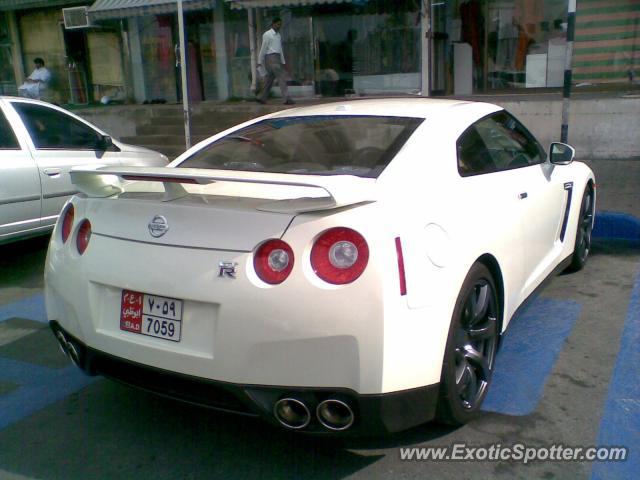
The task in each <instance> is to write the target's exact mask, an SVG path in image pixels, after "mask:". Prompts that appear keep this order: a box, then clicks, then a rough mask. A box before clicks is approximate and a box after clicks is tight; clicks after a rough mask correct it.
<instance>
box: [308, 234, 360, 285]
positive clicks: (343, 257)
mask: <svg viewBox="0 0 640 480" xmlns="http://www.w3.org/2000/svg"><path fill="white" fill-rule="evenodd" d="M368 262H369V246H368V245H367V241H366V240H365V239H364V237H363V236H362V235H360V234H359V233H358V232H356V231H355V230H352V229H350V228H346V227H336V228H331V229H329V230H326V231H325V232H323V233H322V234H321V235H320V236H319V237H318V239H317V240H316V242H315V243H314V245H313V248H312V249H311V266H312V267H313V271H314V272H316V275H318V277H320V278H321V279H322V280H324V281H325V282H327V283H332V284H334V285H344V284H346V283H351V282H353V281H355V280H356V279H357V278H358V277H359V276H360V275H362V272H364V269H365V268H366V267H367V263H368Z"/></svg>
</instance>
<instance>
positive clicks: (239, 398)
mask: <svg viewBox="0 0 640 480" xmlns="http://www.w3.org/2000/svg"><path fill="white" fill-rule="evenodd" d="M573 156H574V151H573V149H572V148H571V147H569V146H567V145H564V144H561V143H553V144H552V145H551V146H550V150H549V155H547V153H545V150H544V149H543V148H542V147H541V146H540V144H539V143H538V142H537V141H536V140H535V139H534V137H533V136H532V135H531V134H530V133H529V132H528V131H527V130H526V129H525V128H524V127H523V126H522V124H520V123H519V122H518V121H517V120H516V119H515V118H514V117H513V116H511V115H510V114H509V113H507V112H506V111H504V110H503V109H502V108H500V107H497V106H495V105H490V104H486V103H473V102H466V101H455V100H432V99H423V98H412V99H400V98H395V99H375V100H355V101H349V102H344V103H332V104H324V105H317V106H309V107H301V108H294V109H291V110H286V111H282V112H278V113H275V114H272V115H269V116H265V117H262V118H258V119H255V120H252V121H250V122H247V123H244V124H242V125H239V126H238V127H234V128H232V129H230V130H227V131H225V132H222V133H220V134H218V135H216V136H214V137H211V138H210V139H208V140H206V141H204V142H201V143H200V144H198V145H196V146H194V147H193V148H191V149H190V150H188V151H187V152H185V153H184V154H183V155H181V156H180V157H179V158H177V159H176V160H175V161H174V162H172V163H171V164H170V165H169V166H168V167H164V168H143V167H138V168H136V167H130V168H126V167H107V168H99V169H94V170H91V169H88V168H84V169H81V170H76V171H74V172H72V177H73V181H74V183H75V185H76V187H77V188H78V189H79V190H80V191H81V192H82V193H80V194H78V195H76V196H75V197H74V198H72V199H71V201H69V202H68V204H67V205H66V207H65V210H64V213H63V215H61V217H60V220H59V221H58V224H57V226H56V228H55V231H54V234H53V236H52V240H51V244H50V247H49V252H48V257H47V263H46V272H45V280H46V308H47V313H48V318H49V321H50V324H51V327H52V329H53V331H54V333H55V335H56V336H57V338H58V340H59V342H60V344H61V346H62V347H63V350H64V351H65V352H66V353H67V354H68V355H69V357H70V358H71V359H72V360H73V361H74V362H75V363H76V364H77V365H78V366H79V367H80V368H82V369H83V370H85V371H86V372H88V373H89V374H100V375H104V376H106V377H110V378H113V379H116V380H119V381H122V382H124V383H127V384H130V385H134V386H137V387H140V388H143V389H147V390H150V391H154V392H157V393H159V394H162V395H167V396H171V397H174V398H178V399H182V400H185V401H187V402H192V403H196V404H202V405H206V406H210V407H214V408H218V409H222V410H228V411H233V412H239V413H243V414H247V415H254V416H260V417H262V418H264V419H266V420H267V421H270V422H272V423H274V424H280V425H283V426H285V427H287V428H290V429H295V430H299V431H306V432H325V433H328V432H334V433H335V432H342V434H345V433H354V434H356V433H357V434H360V433H385V432H393V431H399V430H402V429H406V428H409V427H411V426H414V425H417V424H420V423H423V422H426V421H429V420H431V419H433V418H434V417H435V418H437V419H439V420H440V421H444V422H448V423H451V424H462V423H464V422H467V421H469V420H470V419H472V418H473V417H474V416H476V415H477V414H478V413H479V410H480V407H481V404H482V401H483V399H484V398H485V396H486V392H487V389H488V387H489V385H490V382H491V375H492V371H493V369H494V359H495V356H496V350H497V348H498V341H499V338H500V334H501V333H502V332H504V330H505V329H506V328H507V325H508V324H509V321H510V319H511V318H512V317H513V315H514V313H515V312H516V310H517V309H518V307H520V306H521V305H522V304H523V302H524V301H525V300H526V299H527V297H529V296H530V295H531V294H532V293H533V292H534V290H535V289H536V288H537V287H538V286H540V285H541V283H542V281H543V280H544V279H545V278H547V277H549V276H550V275H552V274H554V273H556V272H558V271H560V270H563V269H565V268H567V267H568V268H570V269H574V270H575V269H579V268H581V267H582V266H583V265H584V263H585V261H586V259H587V255H588V253H589V249H590V241H591V229H592V225H593V218H594V215H593V214H594V207H595V180H594V175H593V173H592V172H591V170H590V169H589V168H588V167H587V166H585V165H584V164H582V163H578V162H574V161H572V160H573Z"/></svg>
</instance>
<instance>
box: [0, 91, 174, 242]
mask: <svg viewBox="0 0 640 480" xmlns="http://www.w3.org/2000/svg"><path fill="white" fill-rule="evenodd" d="M17 105H34V106H36V107H37V108H42V109H46V110H45V111H54V112H58V113H59V114H60V115H63V117H61V118H68V119H70V121H77V122H80V123H81V124H83V125H85V126H86V127H87V129H88V131H93V132H95V135H104V136H107V134H106V133H105V132H104V131H102V130H100V129H99V128H97V127H96V126H94V125H92V124H90V123H89V122H87V121H85V120H83V119H82V118H80V117H78V116H77V115H74V114H73V113H71V112H68V111H66V110H64V109H63V108H60V107H58V106H55V105H51V104H48V103H45V102H41V101H38V100H30V99H25V98H13V97H2V96H0V117H3V118H0V121H3V120H6V121H7V122H8V126H5V125H4V121H3V128H8V129H9V130H10V131H11V132H12V134H13V136H15V138H16V140H17V142H18V145H17V148H2V146H1V145H0V178H1V179H2V182H1V186H0V243H4V242H8V241H13V240H17V239H20V238H23V237H25V236H30V235H34V234H39V233H47V232H49V231H51V229H52V228H53V226H54V224H55V222H56V220H57V218H58V215H59V213H60V210H61V208H62V206H63V205H64V203H65V202H66V201H67V200H68V199H69V198H70V197H71V195H73V194H74V193H75V192H76V191H77V190H76V188H75V187H74V186H73V185H72V183H71V178H70V177H69V171H70V170H71V168H73V167H75V166H89V165H139V166H145V165H146V166H164V165H166V164H167V163H168V159H167V157H166V156H164V155H162V154H160V153H158V152H154V151H152V150H149V149H146V148H143V147H137V146H134V145H127V144H124V143H121V142H119V141H117V140H115V139H113V145H114V146H115V147H116V148H114V149H113V151H104V152H101V151H98V150H95V149H92V150H79V149H70V148H55V149H44V148H37V147H36V143H35V142H34V139H33V138H32V137H31V134H30V133H29V131H28V129H27V127H26V126H25V124H24V122H23V121H22V118H21V117H20V115H19V113H18V112H17V111H16V109H15V107H16V106H17ZM5 134H6V132H5ZM116 150H117V151H116Z"/></svg>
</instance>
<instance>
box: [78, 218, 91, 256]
mask: <svg viewBox="0 0 640 480" xmlns="http://www.w3.org/2000/svg"><path fill="white" fill-rule="evenodd" d="M89 240H91V222H90V221H89V220H86V219H85V220H83V221H82V223H81V224H80V228H79V229H78V236H77V237H76V246H77V247H78V253H79V254H80V255H82V254H83V253H84V252H85V250H86V249H87V247H88V246H89Z"/></svg>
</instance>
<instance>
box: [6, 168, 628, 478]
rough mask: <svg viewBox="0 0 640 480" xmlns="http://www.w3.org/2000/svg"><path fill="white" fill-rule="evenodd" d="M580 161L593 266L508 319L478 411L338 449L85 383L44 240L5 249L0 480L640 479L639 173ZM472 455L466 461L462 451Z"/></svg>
mask: <svg viewBox="0 0 640 480" xmlns="http://www.w3.org/2000/svg"><path fill="white" fill-rule="evenodd" d="M587 163H589V164H590V165H591V166H592V168H593V169H594V171H595V173H596V181H597V194H598V208H597V216H596V233H597V235H598V238H597V239H596V240H595V241H594V245H593V251H592V255H591V257H590V259H589V261H588V263H587V266H586V267H585V269H584V270H582V271H581V272H578V273H575V274H567V275H560V276H558V277H556V278H554V279H553V280H552V281H551V282H549V284H548V285H547V286H546V287H545V288H544V289H543V290H542V292H541V293H540V295H539V296H538V297H536V298H535V299H534V300H533V301H532V302H530V304H529V305H528V306H527V308H525V309H524V310H523V311H522V312H520V314H519V315H518V317H517V318H515V319H514V320H513V322H512V325H511V326H510V329H509V331H508V332H507V334H506V336H505V338H504V342H503V346H502V348H501V351H500V353H499V356H498V359H497V362H498V363H497V367H496V376H495V378H494V384H493V385H492V390H491V392H490V395H489V397H488V398H487V401H486V403H485V413H484V414H483V415H482V416H481V418H479V419H478V420H476V421H474V422H472V423H470V424H468V425H466V426H464V427H462V428H458V429H450V428H445V427H441V426H437V425H434V424H427V425H423V426H420V427H418V428H415V429H412V430H410V431H408V432H402V433H400V434H396V435H393V436H390V437H384V438H373V439H354V440H347V441H340V442H336V441H333V440H327V439H322V438H316V437H307V436H301V435H295V434H292V433H289V432H285V431H282V430H279V429H275V428H272V427H270V426H268V425H266V424H264V423H262V422H260V421H258V420H254V419H247V418H244V417H237V416H233V415H228V414H221V413H217V412H213V411H210V410H206V409H202V408H199V407H194V406H190V405H185V404H182V403H178V402H175V401H173V400H169V399H164V398H160V397H157V396H154V395H151V394H148V393H145V392H141V391H138V390H135V389H131V388H128V387H125V386H122V385H119V384H117V383H114V382H111V381H109V380H105V379H100V378H90V377H86V376H84V375H83V374H81V373H80V372H79V371H78V370H77V369H76V368H75V367H73V366H71V365H70V364H69V362H68V361H67V360H66V358H65V357H63V356H62V354H61V353H60V352H59V349H58V346H57V344H56V342H55V340H54V339H53V336H52V335H51V333H50V331H49V329H48V327H47V325H46V322H45V321H46V317H45V312H44V305H43V280H42V272H43V264H44V259H45V255H46V246H47V239H46V238H37V239H31V240H27V241H24V242H20V243H16V244H10V245H4V246H2V247H0V446H1V448H0V480H5V479H7V480H14V479H16V480H17V479H42V480H44V479H127V478H133V477H135V478H137V479H147V478H149V479H154V480H158V479H172V480H173V479H214V478H243V479H244V478H295V479H308V478H310V479H316V478H317V479H324V478H330V479H338V478H363V479H364V478H367V479H369V478H392V479H396V478H444V479H448V478H509V479H512V478H522V479H530V478H542V479H550V478H560V479H564V478H567V479H569V478H570V479H574V478H583V479H618V478H619V479H627V478H634V477H635V476H637V475H636V473H637V471H638V470H639V469H640V433H638V432H640V387H639V386H638V381H637V380H638V378H639V377H640V376H639V374H640V353H639V352H640V349H638V348H637V345H638V342H639V341H640V202H639V200H640V195H639V194H638V192H637V188H638V185H640V161H638V160H631V159H630V160H608V161H602V160H599V161H597V162H587ZM519 444H521V445H524V446H525V447H527V448H540V447H551V446H554V445H555V446H558V445H562V446H563V447H577V448H588V447H591V446H622V447H626V448H628V455H629V456H628V459H627V460H626V461H624V462H598V461H595V462H591V461H550V460H548V459H547V460H532V461H531V462H528V463H527V464H524V462H523V461H515V460H510V461H509V460H507V461H505V460H503V461H492V460H486V459H485V460H475V461H474V460H460V461H454V460H439V461H436V460H433V459H430V460H416V459H415V458H414V459H413V460H404V459H403V458H402V456H403V455H406V452H407V451H406V450H405V449H407V448H412V447H425V448H432V447H442V448H446V449H451V448H452V447H454V446H455V445H464V446H466V447H465V448H467V449H474V448H475V449H476V450H477V449H487V450H488V449H489V448H491V447H494V449H495V448H500V449H509V448H513V447H514V446H515V445H519ZM467 451H468V450H467Z"/></svg>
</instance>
